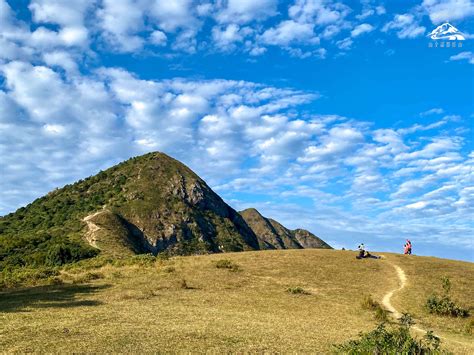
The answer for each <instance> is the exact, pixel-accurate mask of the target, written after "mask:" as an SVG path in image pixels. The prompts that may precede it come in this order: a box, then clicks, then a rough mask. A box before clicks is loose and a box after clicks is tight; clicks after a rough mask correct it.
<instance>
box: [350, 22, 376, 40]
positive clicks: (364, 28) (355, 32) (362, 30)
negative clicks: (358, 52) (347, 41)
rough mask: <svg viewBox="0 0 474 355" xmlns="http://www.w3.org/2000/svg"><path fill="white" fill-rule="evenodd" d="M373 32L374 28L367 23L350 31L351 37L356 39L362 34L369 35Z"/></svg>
mask: <svg viewBox="0 0 474 355" xmlns="http://www.w3.org/2000/svg"><path fill="white" fill-rule="evenodd" d="M373 30H374V26H372V25H370V24H368V23H362V24H360V25H357V26H356V27H355V28H354V29H353V30H352V31H351V36H352V37H358V36H360V35H361V34H364V33H369V32H372V31H373Z"/></svg>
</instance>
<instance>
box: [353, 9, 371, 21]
mask: <svg viewBox="0 0 474 355" xmlns="http://www.w3.org/2000/svg"><path fill="white" fill-rule="evenodd" d="M373 14H375V11H374V10H373V9H365V10H364V11H362V13H361V14H359V15H356V19H358V20H364V19H366V18H367V17H370V16H372V15H373Z"/></svg>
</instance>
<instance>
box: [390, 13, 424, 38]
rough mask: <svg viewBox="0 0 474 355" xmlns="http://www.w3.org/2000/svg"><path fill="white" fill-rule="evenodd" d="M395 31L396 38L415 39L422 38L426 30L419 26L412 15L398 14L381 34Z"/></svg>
mask: <svg viewBox="0 0 474 355" xmlns="http://www.w3.org/2000/svg"><path fill="white" fill-rule="evenodd" d="M392 30H394V31H396V32H397V36H398V38H416V37H419V36H422V35H423V34H424V33H425V31H426V28H425V27H423V26H420V25H419V24H418V22H417V20H416V19H415V16H414V15H412V14H401V15H400V14H398V15H395V17H394V19H393V20H392V21H390V22H387V23H386V24H385V25H384V27H383V28H382V31H383V32H389V31H392Z"/></svg>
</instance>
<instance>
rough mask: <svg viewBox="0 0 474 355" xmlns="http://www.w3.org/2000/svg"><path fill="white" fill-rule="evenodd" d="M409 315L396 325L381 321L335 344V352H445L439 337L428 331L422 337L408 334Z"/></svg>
mask: <svg viewBox="0 0 474 355" xmlns="http://www.w3.org/2000/svg"><path fill="white" fill-rule="evenodd" d="M411 323H412V321H411V317H410V316H409V315H405V316H404V318H403V317H402V322H401V323H400V325H398V326H397V327H392V328H387V327H386V325H385V323H381V324H379V325H378V326H377V328H375V329H374V330H372V331H371V332H368V333H361V334H360V335H359V339H357V340H349V341H348V342H346V343H344V344H340V345H335V346H334V350H335V352H336V353H343V354H432V353H438V354H440V353H446V351H444V350H442V349H441V348H440V339H439V338H438V337H437V336H435V335H434V334H433V332H431V331H429V332H427V334H426V335H425V337H424V338H423V339H416V338H413V337H412V336H411V334H410V324H411Z"/></svg>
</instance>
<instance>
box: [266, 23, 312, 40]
mask: <svg viewBox="0 0 474 355" xmlns="http://www.w3.org/2000/svg"><path fill="white" fill-rule="evenodd" d="M313 27H314V26H313V25H311V24H309V23H298V22H295V21H292V20H288V21H283V22H280V23H279V24H278V26H276V27H274V28H270V29H268V30H266V31H265V32H264V33H263V34H262V36H261V37H260V38H261V41H262V42H263V43H265V44H272V45H281V46H288V45H290V44H293V43H298V42H300V43H301V42H303V43H304V42H314V43H318V38H317V37H315V35H314V32H313Z"/></svg>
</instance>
